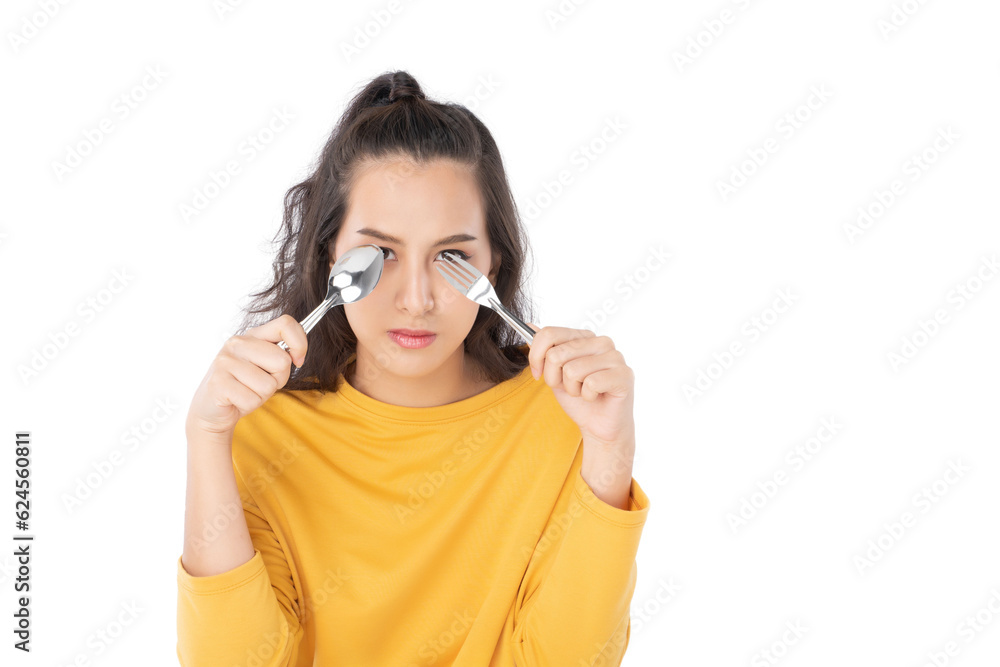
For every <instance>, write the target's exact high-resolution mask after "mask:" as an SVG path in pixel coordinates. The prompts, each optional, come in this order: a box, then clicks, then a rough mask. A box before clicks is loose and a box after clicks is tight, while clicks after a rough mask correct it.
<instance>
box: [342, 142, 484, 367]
mask: <svg viewBox="0 0 1000 667" xmlns="http://www.w3.org/2000/svg"><path fill="white" fill-rule="evenodd" d="M485 216H486V213H485V208H484V206H483V202H482V199H481V196H480V193H479V188H478V186H477V185H476V182H475V179H474V177H473V175H472V173H470V171H469V170H468V169H467V168H465V167H463V166H461V165H458V164H457V163H455V162H452V161H450V160H435V161H432V162H430V163H429V164H428V165H426V166H416V165H414V164H413V163H411V162H409V161H405V160H396V161H392V162H389V163H386V164H384V165H380V166H368V167H367V168H366V169H364V170H362V172H361V173H360V175H359V176H358V178H357V180H356V182H355V184H354V187H353V189H352V190H351V193H350V197H349V202H348V210H347V214H346V216H345V218H344V223H343V225H342V226H341V228H340V232H339V233H338V235H337V239H336V242H335V244H334V247H333V257H331V258H330V266H331V267H332V266H333V263H334V261H336V259H337V258H338V257H340V256H341V255H342V254H343V253H344V252H346V251H347V250H349V249H350V248H353V247H355V246H358V245H364V244H368V243H371V244H375V245H378V246H380V247H382V248H383V251H384V252H383V254H384V260H385V261H384V265H383V269H382V276H381V278H380V279H379V282H378V284H377V285H376V286H375V289H374V290H372V292H371V293H370V294H369V295H368V296H366V297H365V298H363V299H361V300H360V301H358V302H357V303H349V304H346V305H345V306H344V314H345V315H346V316H347V321H348V322H349V323H350V325H351V329H353V331H354V334H355V335H356V336H357V339H358V365H357V369H358V370H359V371H360V370H361V369H362V367H366V369H365V370H366V372H367V373H368V374H369V379H370V377H371V375H372V374H373V372H374V371H375V368H371V367H372V366H374V367H376V368H377V369H379V371H383V372H385V371H387V372H388V373H389V374H391V375H395V376H405V377H412V378H415V377H419V376H423V375H427V374H430V373H431V372H433V371H436V370H443V371H444V372H449V371H458V372H463V369H464V366H463V364H464V348H463V342H464V340H465V337H466V335H467V334H468V333H469V330H470V329H471V328H472V324H473V322H474V321H475V319H476V315H477V313H478V312H479V304H477V303H475V302H474V301H471V300H469V299H467V298H465V297H463V296H461V295H460V294H459V293H458V292H456V291H455V289H454V288H452V287H451V286H450V285H449V284H448V282H447V281H446V280H445V278H444V276H442V275H441V274H440V273H439V272H438V270H437V269H436V268H435V266H437V265H440V264H442V263H443V262H446V261H447V260H446V259H445V258H444V256H443V255H442V252H443V251H446V250H452V251H455V252H456V253H457V254H458V255H459V256H460V257H462V258H463V259H465V260H467V261H468V262H469V263H471V264H472V265H473V266H475V267H476V268H478V269H479V270H480V271H481V272H483V273H484V274H485V275H487V276H488V278H489V280H490V282H494V283H495V278H496V269H497V268H498V267H496V266H493V258H492V257H491V253H490V244H489V240H488V238H487V234H486V217H485ZM454 235H467V236H469V237H474V238H473V239H470V240H455V239H453V240H450V241H448V242H446V243H439V241H441V240H443V239H446V238H447V237H451V236H454ZM389 237H394V238H395V239H397V240H392V239H391V238H389ZM392 329H418V330H420V329H423V330H427V331H430V332H433V333H434V334H436V337H435V338H434V340H433V342H431V343H430V345H427V346H426V347H423V348H419V349H412V348H406V347H403V346H402V345H400V344H399V343H398V342H396V341H395V340H393V338H391V337H390V336H389V331H390V330H392ZM379 374H381V372H380V373H379Z"/></svg>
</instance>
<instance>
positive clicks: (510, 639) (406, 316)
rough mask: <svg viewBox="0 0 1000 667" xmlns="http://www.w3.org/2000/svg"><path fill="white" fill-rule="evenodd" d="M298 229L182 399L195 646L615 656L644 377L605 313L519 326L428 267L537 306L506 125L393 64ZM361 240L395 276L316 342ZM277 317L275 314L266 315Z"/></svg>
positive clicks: (189, 660)
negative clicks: (496, 131)
mask: <svg viewBox="0 0 1000 667" xmlns="http://www.w3.org/2000/svg"><path fill="white" fill-rule="evenodd" d="M283 229H284V238H283V241H282V245H281V248H280V251H279V254H278V259H277V261H276V262H275V277H274V283H273V284H272V285H271V286H270V287H269V288H268V289H266V290H265V291H264V292H261V293H258V294H257V295H255V296H257V297H261V299H260V300H259V301H258V302H257V303H256V306H257V307H255V308H251V309H250V310H249V312H248V314H247V320H246V321H245V322H244V326H243V328H242V329H241V330H242V331H244V332H245V333H244V334H243V335H236V336H233V337H232V338H230V339H229V340H228V341H227V342H226V344H225V345H224V346H223V348H222V351H220V353H219V355H218V356H217V357H216V359H215V360H214V361H213V363H212V366H211V367H210V369H209V372H208V374H206V376H205V379H204V380H203V381H202V383H201V385H200V386H199V387H198V389H197V391H196V393H195V396H194V398H193V400H192V403H191V407H190V410H189V413H188V418H187V422H186V432H187V438H188V488H187V510H186V515H185V540H184V551H183V554H182V556H181V557H180V558H179V559H178V564H177V576H178V609H177V614H178V616H177V623H178V644H177V654H178V658H179V659H180V662H181V664H183V665H211V666H212V667H218V666H223V665H224V666H229V665H234V664H244V665H364V666H374V665H393V666H397V665H470V666H471V665H477V666H484V665H505V666H506V665H515V664H517V665H559V666H565V665H578V664H587V665H618V664H620V662H621V660H622V656H623V655H624V652H625V648H626V646H627V644H628V637H629V602H630V600H631V597H632V593H633V591H634V589H635V582H636V574H637V570H636V563H635V555H636V551H637V549H638V544H639V538H640V536H641V533H642V528H643V526H644V524H645V520H646V515H647V513H648V505H649V500H648V498H647V497H646V495H645V493H643V491H642V489H641V488H640V487H639V485H638V483H637V482H636V481H635V480H634V479H633V478H632V460H633V454H634V451H635V424H634V420H633V416H632V405H633V387H634V377H633V373H632V370H631V369H630V368H629V367H628V366H627V365H626V364H625V362H624V358H623V356H622V354H621V353H620V352H619V351H617V350H616V349H615V348H614V344H613V343H612V341H611V340H610V339H609V338H607V337H605V336H595V335H594V334H593V332H590V331H587V330H579V329H570V328H565V327H543V328H539V327H538V326H537V325H532V328H533V329H535V330H537V331H538V333H537V334H536V336H535V337H534V341H533V342H532V344H531V345H530V346H529V345H527V344H525V343H523V342H519V340H520V339H519V338H518V337H517V336H518V334H517V333H516V332H515V331H514V330H513V329H512V328H511V327H510V326H508V325H507V324H506V323H505V322H504V321H503V320H502V319H501V318H499V317H498V316H497V315H496V314H495V313H494V312H493V311H491V310H488V309H486V308H480V307H479V306H478V305H477V304H476V303H474V302H472V301H470V300H468V299H466V298H464V297H462V296H461V295H459V294H458V293H457V292H456V291H455V290H454V289H453V288H452V287H451V286H450V285H449V284H448V283H447V282H446V280H445V279H444V278H443V276H441V275H440V274H439V273H438V271H437V270H436V268H435V266H436V265H437V264H438V263H439V262H442V261H445V260H444V258H443V255H442V253H443V252H445V251H450V252H453V253H456V254H458V255H459V256H461V257H463V258H466V259H467V260H468V261H469V262H470V263H472V264H473V265H475V266H476V267H477V268H478V269H479V270H480V271H482V272H483V273H484V274H485V275H487V276H488V277H489V279H490V281H491V282H492V283H493V284H494V286H495V288H496V291H497V294H498V296H499V297H500V299H501V301H503V303H504V304H505V305H506V306H508V307H509V309H510V310H511V311H513V312H514V313H515V314H518V315H519V316H520V317H521V318H522V319H524V316H523V314H522V313H523V310H524V301H525V300H524V297H523V295H522V293H521V291H520V288H521V281H522V268H523V265H524V254H525V252H524V250H525V247H526V240H525V235H524V232H523V229H522V228H521V226H520V224H519V221H518V218H517V213H516V209H515V206H514V202H513V197H512V195H511V192H510V189H509V186H508V183H507V178H506V175H505V173H504V171H503V166H502V161H501V159H500V154H499V151H498V149H497V146H496V144H495V143H494V141H493V139H492V137H491V135H490V133H489V131H488V130H487V129H486V128H485V127H484V126H483V125H482V123H481V122H480V121H479V120H478V119H477V118H476V117H475V116H474V115H473V114H472V113H471V112H469V111H468V110H467V109H465V108H464V107H462V106H458V105H452V104H441V103H437V102H433V101H430V100H428V99H426V98H425V96H424V94H423V92H422V91H421V89H420V86H419V85H418V84H417V82H416V81H415V80H414V79H413V78H412V77H411V76H410V75H409V74H407V73H406V72H393V73H387V74H384V75H382V76H379V77H377V78H376V79H374V80H373V81H372V82H370V83H369V84H368V85H367V86H366V87H365V88H364V89H363V90H362V91H361V92H360V93H359V94H358V95H357V96H356V97H355V98H354V99H353V100H352V102H351V104H350V105H349V108H348V109H347V111H346V112H345V114H344V116H343V118H341V120H340V122H339V123H338V124H337V126H336V127H335V129H334V131H333V133H332V135H331V137H330V139H329V141H328V142H327V144H326V146H325V148H324V150H323V152H322V154H321V155H320V158H319V161H318V164H317V165H316V168H315V170H314V171H313V173H312V174H311V175H310V176H309V177H308V178H307V179H306V180H305V181H303V182H302V183H300V184H298V185H296V186H295V187H293V188H292V189H291V190H290V191H289V193H288V195H287V196H286V202H285V216H284V226H283ZM364 244H377V245H379V246H380V247H381V248H382V249H383V254H384V259H385V262H384V266H383V271H382V276H381V278H380V280H379V282H378V284H377V286H376V288H375V289H374V290H373V291H372V292H371V293H370V294H369V295H368V296H366V297H365V298H364V299H361V300H360V301H358V302H356V303H351V304H347V305H345V306H342V307H337V308H334V309H332V310H331V311H330V312H329V313H328V314H327V315H326V316H325V317H324V318H323V320H321V321H320V323H319V324H318V325H317V326H316V327H315V328H314V329H312V330H311V331H310V333H309V336H308V338H307V336H306V334H305V332H304V330H303V329H302V327H301V325H299V323H298V320H301V319H302V318H303V317H305V315H306V314H308V313H309V312H310V311H311V310H312V309H313V308H314V307H315V306H316V304H318V303H319V302H320V301H321V300H322V299H323V298H324V297H325V295H326V281H327V277H328V274H329V270H330V267H331V266H332V265H333V263H334V261H335V260H336V258H337V257H339V256H340V255H341V254H343V253H344V252H345V251H346V250H348V249H350V248H352V247H355V246H358V245H364ZM258 313H267V314H268V317H271V316H276V317H273V319H269V320H267V321H265V322H264V323H263V324H260V325H259V326H256V327H250V328H248V326H249V324H250V323H251V319H250V318H251V316H252V315H254V314H258ZM408 334H419V335H408ZM281 340H284V341H285V342H286V343H287V345H288V346H289V351H288V352H285V351H284V350H282V349H281V348H279V347H278V346H277V343H278V342H279V341H281ZM293 363H294V365H295V366H297V367H298V370H297V371H296V373H294V374H292V373H291V367H292V364H293Z"/></svg>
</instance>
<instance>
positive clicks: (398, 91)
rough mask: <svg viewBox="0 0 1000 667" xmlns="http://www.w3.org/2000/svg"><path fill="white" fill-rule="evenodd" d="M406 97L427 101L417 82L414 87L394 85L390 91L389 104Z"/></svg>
mask: <svg viewBox="0 0 1000 667" xmlns="http://www.w3.org/2000/svg"><path fill="white" fill-rule="evenodd" d="M405 97H415V98H417V99H419V100H424V99H427V98H426V97H425V96H424V91H422V90H420V86H418V85H417V84H416V82H414V83H413V84H412V85H410V84H408V83H398V84H397V83H394V84H393V86H392V90H390V91H389V104H392V103H393V102H395V101H396V100H401V99H403V98H405Z"/></svg>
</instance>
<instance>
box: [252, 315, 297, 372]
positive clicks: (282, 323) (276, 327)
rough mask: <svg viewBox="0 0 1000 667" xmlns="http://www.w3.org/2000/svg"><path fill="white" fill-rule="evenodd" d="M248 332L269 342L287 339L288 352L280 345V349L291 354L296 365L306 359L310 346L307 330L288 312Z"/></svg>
mask: <svg viewBox="0 0 1000 667" xmlns="http://www.w3.org/2000/svg"><path fill="white" fill-rule="evenodd" d="M247 334H248V335H252V336H253V337H254V338H259V339H261V340H265V341H267V342H269V343H278V342H279V341H285V345H287V346H288V352H284V351H283V350H281V348H280V347H279V348H278V350H281V351H282V353H283V354H288V355H290V356H291V358H292V360H293V361H294V362H295V365H296V366H301V365H302V363H304V361H305V357H306V350H307V349H308V347H309V340H308V338H307V337H306V330H305V329H304V328H303V327H302V325H301V324H299V322H298V320H296V319H295V318H294V317H292V316H291V315H289V314H288V313H285V314H284V315H282V316H280V317H276V318H275V319H273V320H271V321H270V322H265V323H264V324H262V325H260V326H259V327H254V328H253V329H250V330H249V331H247Z"/></svg>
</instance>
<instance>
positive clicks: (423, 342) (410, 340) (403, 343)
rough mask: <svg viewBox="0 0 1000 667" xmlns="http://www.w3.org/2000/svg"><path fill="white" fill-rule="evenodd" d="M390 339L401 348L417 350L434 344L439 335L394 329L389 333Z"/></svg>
mask: <svg viewBox="0 0 1000 667" xmlns="http://www.w3.org/2000/svg"><path fill="white" fill-rule="evenodd" d="M389 338H391V339H392V340H393V341H395V343H396V344H397V345H399V346H400V347H405V348H407V349H410V350H416V349H419V348H421V347H427V346H428V345H430V344H431V343H433V342H434V339H435V338H437V334H433V333H431V332H429V331H419V332H413V331H412V330H410V329H393V330H392V331H390V332H389Z"/></svg>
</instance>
